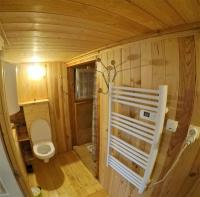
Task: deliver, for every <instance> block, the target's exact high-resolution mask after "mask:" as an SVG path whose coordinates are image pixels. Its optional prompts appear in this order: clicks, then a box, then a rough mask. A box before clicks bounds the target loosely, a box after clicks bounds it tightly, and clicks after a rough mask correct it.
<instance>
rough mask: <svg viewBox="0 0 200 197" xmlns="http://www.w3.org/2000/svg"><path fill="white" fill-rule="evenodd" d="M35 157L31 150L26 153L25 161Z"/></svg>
mask: <svg viewBox="0 0 200 197" xmlns="http://www.w3.org/2000/svg"><path fill="white" fill-rule="evenodd" d="M33 159H34V155H33V153H32V152H31V151H30V152H27V153H25V154H24V161H25V162H26V163H28V162H30V161H32V160H33Z"/></svg>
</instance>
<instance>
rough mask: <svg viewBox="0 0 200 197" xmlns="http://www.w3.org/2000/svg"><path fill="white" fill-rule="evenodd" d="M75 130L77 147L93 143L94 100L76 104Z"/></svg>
mask: <svg viewBox="0 0 200 197" xmlns="http://www.w3.org/2000/svg"><path fill="white" fill-rule="evenodd" d="M75 129H76V143H77V145H81V144H86V143H88V142H91V141H92V99H88V100H85V101H80V102H76V103H75Z"/></svg>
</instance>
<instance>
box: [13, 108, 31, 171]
mask: <svg viewBox="0 0 200 197" xmlns="http://www.w3.org/2000/svg"><path fill="white" fill-rule="evenodd" d="M10 119H11V122H12V123H11V126H12V128H13V129H12V131H13V137H14V139H15V143H16V144H17V147H18V149H19V152H20V155H21V156H22V158H23V161H24V165H25V167H26V170H27V172H32V166H31V165H32V160H33V159H34V155H33V152H32V148H31V140H30V137H29V134H28V131H27V127H26V121H25V117H24V111H23V107H20V111H19V112H18V113H16V114H14V115H12V116H11V117H10Z"/></svg>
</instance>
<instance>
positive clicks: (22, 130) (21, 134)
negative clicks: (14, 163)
mask: <svg viewBox="0 0 200 197" xmlns="http://www.w3.org/2000/svg"><path fill="white" fill-rule="evenodd" d="M17 130H18V131H17V139H18V141H19V142H22V141H27V140H30V138H29V136H28V132H27V128H26V126H22V127H19V128H18V129H17Z"/></svg>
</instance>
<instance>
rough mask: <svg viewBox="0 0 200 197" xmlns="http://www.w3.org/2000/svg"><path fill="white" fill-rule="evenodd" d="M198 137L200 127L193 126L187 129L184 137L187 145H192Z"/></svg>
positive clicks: (199, 135)
mask: <svg viewBox="0 0 200 197" xmlns="http://www.w3.org/2000/svg"><path fill="white" fill-rule="evenodd" d="M199 137H200V127H198V126H195V125H190V127H189V129H188V134H187V137H186V141H187V143H188V144H192V143H193V142H195V141H196V140H197V139H198V138H199Z"/></svg>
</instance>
